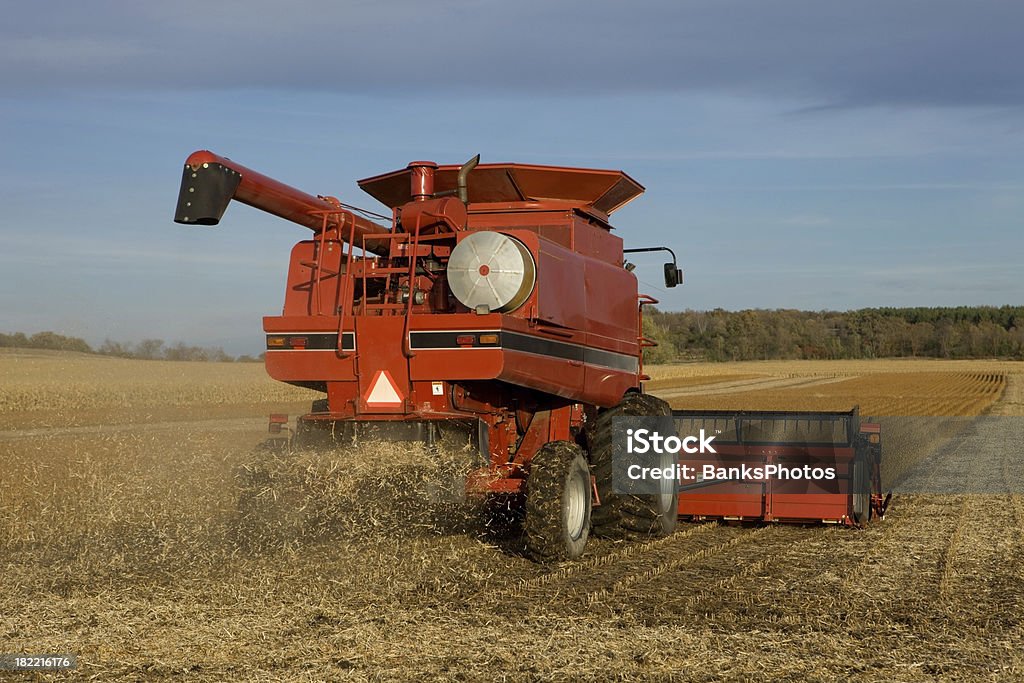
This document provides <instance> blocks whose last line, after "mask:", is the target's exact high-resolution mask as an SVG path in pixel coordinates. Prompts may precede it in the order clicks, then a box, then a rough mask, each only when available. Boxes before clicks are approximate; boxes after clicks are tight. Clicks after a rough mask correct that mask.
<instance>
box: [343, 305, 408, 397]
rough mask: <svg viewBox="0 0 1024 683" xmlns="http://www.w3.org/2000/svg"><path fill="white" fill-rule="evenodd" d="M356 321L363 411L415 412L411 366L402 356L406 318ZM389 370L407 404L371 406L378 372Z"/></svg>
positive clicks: (370, 317)
mask: <svg viewBox="0 0 1024 683" xmlns="http://www.w3.org/2000/svg"><path fill="white" fill-rule="evenodd" d="M355 321H356V348H357V352H356V353H357V359H358V360H357V363H358V366H357V369H358V379H359V412H361V413H362V412H366V413H399V412H406V411H407V408H408V410H412V409H413V406H412V401H411V388H412V387H411V386H410V384H409V363H408V362H407V360H406V357H405V355H404V354H403V353H402V347H403V343H402V335H403V331H404V323H405V319H404V318H403V317H401V316H362V317H357V318H356V319H355ZM381 371H386V372H387V373H388V374H389V376H390V378H391V379H392V380H393V381H394V384H395V388H396V389H397V390H398V392H399V394H400V395H401V396H402V398H403V399H405V400H406V402H403V403H402V404H400V405H394V406H391V405H368V404H367V403H366V397H367V396H368V395H369V394H370V392H371V390H372V389H373V386H372V385H371V383H372V382H374V381H375V380H376V379H377V373H378V372H381Z"/></svg>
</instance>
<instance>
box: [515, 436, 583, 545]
mask: <svg viewBox="0 0 1024 683" xmlns="http://www.w3.org/2000/svg"><path fill="white" fill-rule="evenodd" d="M526 486H527V488H526V519H525V520H524V521H523V533H524V535H525V537H526V546H527V549H528V550H529V553H530V555H531V556H532V557H533V558H534V559H536V560H538V561H540V562H555V561H559V560H575V559H576V558H577V557H579V556H580V555H582V554H583V550H584V548H586V546H587V538H588V537H589V536H590V506H591V497H592V494H591V484H590V468H589V467H587V460H586V458H585V457H584V456H583V449H582V448H580V447H579V446H577V445H576V444H574V443H572V442H570V441H552V442H551V443H547V444H545V445H544V446H543V447H541V449H540V450H539V451H537V454H536V455H534V456H533V461H532V462H531V464H530V477H529V479H528V480H527V484H526Z"/></svg>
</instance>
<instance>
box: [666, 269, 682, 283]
mask: <svg viewBox="0 0 1024 683" xmlns="http://www.w3.org/2000/svg"><path fill="white" fill-rule="evenodd" d="M681 284H683V271H682V270H681V269H680V268H679V267H677V266H676V264H675V263H666V264H665V286H666V287H675V286H677V285H681Z"/></svg>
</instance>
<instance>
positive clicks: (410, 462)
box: [0, 354, 1024, 681]
mask: <svg viewBox="0 0 1024 683" xmlns="http://www.w3.org/2000/svg"><path fill="white" fill-rule="evenodd" d="M28 355H29V356H30V359H29V360H28V361H26V360H25V358H24V357H23V356H21V355H18V354H3V355H0V378H2V379H0V420H2V422H0V430H2V431H0V454H2V458H3V460H2V464H3V467H2V469H0V563H2V577H3V579H2V580H3V586H4V588H5V590H3V591H2V592H0V643H2V645H0V652H12V653H13V652H18V653H43V652H70V653H75V654H77V655H78V657H79V662H80V668H79V670H78V671H77V672H76V674H75V678H83V679H85V678H94V679H96V680H123V679H129V680H169V679H176V680H209V681H222V680H266V681H270V680H274V681H277V680H296V681H315V680H354V681H358V680H394V679H398V680H422V679H427V680H480V679H484V680H489V679H494V678H501V677H503V676H504V677H507V678H508V679H509V680H566V679H579V680H608V681H611V680H624V679H630V680H631V679H649V680H736V681H747V680H789V681H831V680H864V681H875V680H901V681H929V680H935V679H945V680H1008V681H1009V680H1020V679H1022V678H1024V648H1022V643H1024V498H1022V497H1021V496H1019V495H1012V494H1010V493H1007V492H1002V493H1000V492H995V493H991V494H987V495H964V494H955V495H942V494H934V493H928V494H917V495H905V496H898V497H897V498H896V499H895V502H894V503H893V507H892V508H891V511H890V514H889V515H888V517H887V519H886V520H885V521H883V522H880V523H877V524H875V525H873V526H872V527H870V528H868V529H866V530H863V531H856V530H848V529H823V528H814V527H807V528H802V527H763V528H757V527H738V526H737V527H731V526H719V525H712V524H708V525H691V526H687V525H683V526H681V528H680V530H679V531H678V532H677V533H676V534H675V535H673V536H672V537H669V538H666V539H659V540H654V541H650V542H647V543H614V542H610V541H597V542H593V543H592V545H590V546H588V551H587V553H586V554H585V555H584V557H583V558H582V559H581V560H580V561H578V562H575V563H567V564H564V565H560V566H542V565H538V564H535V563H533V562H530V561H529V560H527V559H525V558H524V557H522V555H521V552H520V550H521V547H520V545H519V541H518V539H516V538H514V537H512V538H493V537H490V536H485V537H481V536H480V535H479V534H478V533H476V532H475V530H474V529H466V530H463V529H460V528H458V527H457V525H451V524H448V522H449V521H451V520H449V519H448V518H445V517H444V516H443V515H442V516H439V515H438V514H437V508H436V507H435V506H432V505H431V504H429V503H424V502H422V500H421V501H417V500H415V499H412V498H410V497H409V495H408V494H409V490H410V489H411V490H414V491H421V490H422V491H423V492H424V493H425V494H427V493H428V492H427V490H426V489H419V488H417V487H419V486H420V485H421V482H422V479H421V478H420V475H421V473H422V471H423V468H424V467H426V468H427V469H429V468H430V467H433V466H435V465H434V464H433V463H425V462H424V461H423V458H422V454H421V453H417V452H416V451H414V450H402V449H397V448H394V447H391V446H380V447H378V448H374V449H369V450H366V451H364V452H362V453H360V454H358V456H359V457H358V458H353V457H352V455H351V454H333V455H331V454H328V455H327V456H325V457H324V458H321V459H317V460H309V461H305V462H293V463H290V464H287V465H284V466H282V467H285V468H291V470H290V471H291V472H293V473H301V474H302V481H303V482H304V486H305V487H306V491H307V493H308V492H310V491H312V492H313V493H312V500H311V501H310V506H311V507H310V510H311V514H309V515H307V516H305V518H304V519H305V521H304V522H303V526H301V527H295V526H294V524H292V522H291V521H289V520H287V519H282V529H283V532H282V534H281V535H280V536H279V537H277V538H276V539H271V540H276V541H285V542H268V543H263V544H254V543H252V542H251V541H252V539H251V538H246V537H245V535H244V534H242V533H241V532H242V531H243V530H244V525H242V524H241V523H240V518H239V513H238V492H239V489H238V477H239V473H240V470H241V469H242V466H243V465H245V464H248V463H251V462H252V461H253V455H252V452H253V448H254V447H255V446H256V445H257V444H258V443H260V442H261V441H262V440H263V438H264V434H263V433H262V432H263V426H262V425H263V420H262V416H263V415H265V414H266V413H268V412H271V411H279V410H280V411H290V412H291V413H292V414H294V413H295V412H297V411H298V410H300V409H302V407H303V406H304V405H305V403H306V402H307V401H308V397H309V393H308V392H304V391H301V390H296V389H291V388H288V387H283V386H278V385H275V384H274V383H272V382H270V381H269V380H266V379H265V378H264V376H263V374H262V372H263V371H262V368H261V367H260V366H258V365H229V364H226V365H206V364H191V363H189V364H184V363H182V364H178V363H163V362H155V361H154V362H144V361H113V360H109V359H102V358H93V357H88V356H74V355H68V354H28ZM56 368H60V370H59V371H58V370H57V369H56ZM1022 373H1024V364H1013V363H1003V362H995V361H992V362H988V361H979V362H973V363H969V362H953V363H942V362H938V361H865V362H846V363H840V362H820V363H819V362H792V363H781V362H768V363H734V364H721V365H711V366H698V365H693V366H683V369H682V370H680V369H679V368H671V367H669V368H657V367H655V368H651V369H650V374H651V375H652V376H654V377H655V378H656V382H657V384H653V383H652V387H651V388H652V390H654V391H655V392H656V393H663V394H665V395H671V394H672V392H678V393H677V395H676V396H675V397H674V398H672V399H671V400H672V402H673V405H675V406H677V407H687V408H748V409H817V410H822V409H827V410H835V409H847V408H849V407H850V406H851V405H853V404H854V403H859V404H860V405H861V409H862V413H863V414H874V415H885V416H891V417H892V418H893V420H892V422H891V423H889V424H886V425H885V430H886V432H885V436H884V438H885V454H886V455H885V457H886V459H887V466H888V463H889V462H891V463H893V465H892V466H889V469H888V470H887V472H886V476H887V478H889V479H890V480H893V481H895V480H902V479H905V478H912V477H921V476H925V477H930V478H931V479H932V480H931V481H929V482H927V483H928V484H929V485H931V486H932V487H938V486H940V485H941V484H942V483H943V482H942V481H941V479H942V478H943V477H950V476H952V474H951V472H950V471H949V470H948V469H942V468H931V469H925V470H922V469H921V468H920V465H921V464H922V463H925V462H927V461H928V460H929V459H930V458H933V457H938V456H936V455H935V454H936V453H938V452H939V449H940V448H941V447H942V444H943V442H944V441H945V439H946V438H948V436H949V434H941V433H936V432H935V430H934V429H933V427H932V426H933V425H934V424H935V422H921V421H920V420H921V419H922V418H923V417H928V416H930V417H931V418H932V419H933V420H934V419H935V418H943V417H951V416H957V415H967V416H973V415H979V414H985V415H1024V401H1022V398H1021V397H1022V393H1021V392H1022V387H1024V375H1022ZM780 380H781V381H782V383H779V381H780ZM791 380H792V381H793V383H791V384H787V382H789V381H791ZM818 380H830V381H827V382H819V381H818ZM831 380H835V381H831ZM773 382H775V383H774V384H773ZM801 382H804V383H803V384H801ZM716 387H717V388H716ZM701 388H705V389H707V392H706V395H705V396H703V397H702V395H701V393H700V392H699V391H696V392H693V393H690V392H692V391H693V390H699V389H701ZM915 420H918V421H915ZM1007 424H1008V423H1007ZM915 430H916V431H915ZM1013 438H1015V435H1014V433H1013V432H1012V431H1009V432H1005V433H999V434H996V433H994V432H992V433H991V438H989V440H988V441H987V442H985V441H984V440H980V441H978V444H979V445H978V449H979V454H978V457H976V458H972V459H970V460H969V461H968V463H967V466H968V468H969V469H968V470H967V471H965V472H956V473H954V474H955V475H956V476H969V477H974V478H983V479H986V480H987V481H990V480H992V479H993V477H995V478H996V479H998V481H995V482H994V483H995V484H998V483H999V482H1000V481H1001V482H1002V483H1004V484H1005V485H1006V487H1005V488H1006V490H1007V491H1009V490H1010V489H1011V488H1012V485H1019V484H1020V481H1021V477H1022V471H1024V455H1022V449H1021V448H1020V442H1019V441H1017V442H1016V443H1006V442H1007V441H1008V440H1011V439H1013ZM1021 438H1024V435H1021ZM375 472H377V473H380V472H383V473H385V474H387V475H388V476H386V477H381V476H375V474H374V473H375ZM334 474H336V475H337V476H338V478H332V477H333V475H334ZM374 485H376V488H374ZM935 490H938V489H935ZM273 491H274V492H278V493H281V492H283V491H285V488H276V489H273ZM424 497H426V498H429V495H424V496H418V498H424ZM345 501H347V502H348V504H344V502H345ZM309 520H312V523H310V522H309ZM296 528H300V529H301V533H295V532H294V530H295V529H296ZM289 530H291V531H289ZM289 540H291V542H288V541H289ZM48 677H50V678H53V679H60V678H62V677H61V676H60V675H58V674H53V675H44V676H43V678H44V679H46V678H48ZM26 680H30V679H29V678H28V677H26Z"/></svg>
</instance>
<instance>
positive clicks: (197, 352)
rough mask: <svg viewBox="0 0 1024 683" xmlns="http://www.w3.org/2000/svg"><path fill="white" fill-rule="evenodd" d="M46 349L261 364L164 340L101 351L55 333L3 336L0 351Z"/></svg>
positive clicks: (110, 344) (112, 344)
mask: <svg viewBox="0 0 1024 683" xmlns="http://www.w3.org/2000/svg"><path fill="white" fill-rule="evenodd" d="M3 347H10V348H21V349H47V350H51V351H77V352H79V353H94V354H98V355H101V356H116V357H117V358H137V359H141V360H185V361H206V362H216V363H231V362H237V363H245V362H252V361H258V360H262V358H263V354H260V356H259V357H253V356H246V355H242V356H232V355H230V354H228V353H226V352H225V351H224V349H222V348H221V347H219V346H193V345H190V344H185V343H184V342H176V343H174V344H171V345H166V344H165V343H164V341H163V340H162V339H143V340H142V341H140V342H136V343H131V342H117V341H112V340H110V339H107V340H105V341H104V342H103V343H102V344H101V345H100V346H99V347H97V348H93V347H92V346H90V345H89V343H88V342H86V341H85V340H84V339H80V338H78V337H68V336H65V335H63V334H57V333H56V332H37V333H36V334H33V335H27V334H25V333H24V332H15V333H13V334H4V333H2V332H0V348H3Z"/></svg>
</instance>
